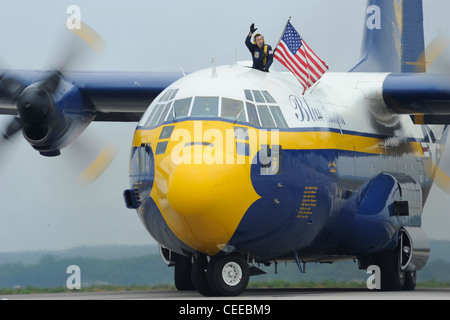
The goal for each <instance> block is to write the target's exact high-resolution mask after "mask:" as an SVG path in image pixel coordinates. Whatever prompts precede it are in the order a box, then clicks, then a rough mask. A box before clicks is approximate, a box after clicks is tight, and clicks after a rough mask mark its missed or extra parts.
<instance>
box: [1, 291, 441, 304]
mask: <svg viewBox="0 0 450 320" xmlns="http://www.w3.org/2000/svg"><path fill="white" fill-rule="evenodd" d="M0 300H183V301H187V300H192V301H195V300H197V301H199V300H201V301H207V300H215V301H218V300H227V301H239V300H250V301H256V300H257V301H262V300H265V301H269V300H271V301H273V300H450V288H445V289H416V290H414V291H399V292H385V291H377V290H368V289H248V290H246V291H245V292H244V293H243V294H242V295H240V296H238V297H212V298H208V297H204V296H202V295H200V294H199V293H198V292H196V291H183V292H180V291H176V290H173V291H113V292H112V291H108V292H69V293H45V294H20V295H0Z"/></svg>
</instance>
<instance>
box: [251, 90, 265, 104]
mask: <svg viewBox="0 0 450 320" xmlns="http://www.w3.org/2000/svg"><path fill="white" fill-rule="evenodd" d="M252 91H253V95H254V96H255V101H256V102H265V101H264V97H263V95H262V94H261V92H260V91H258V90H252Z"/></svg>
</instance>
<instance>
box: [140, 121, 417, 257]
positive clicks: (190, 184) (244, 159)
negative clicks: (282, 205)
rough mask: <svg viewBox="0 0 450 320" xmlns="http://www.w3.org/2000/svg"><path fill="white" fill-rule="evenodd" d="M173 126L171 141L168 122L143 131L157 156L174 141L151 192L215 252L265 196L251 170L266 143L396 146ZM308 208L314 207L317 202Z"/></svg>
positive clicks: (160, 159)
mask: <svg viewBox="0 0 450 320" xmlns="http://www.w3.org/2000/svg"><path fill="white" fill-rule="evenodd" d="M171 125H174V126H175V128H174V130H173V132H172V135H171V138H170V139H159V137H160V134H161V131H162V129H163V126H161V127H158V128H155V129H152V130H137V131H136V132H135V135H134V138H133V146H134V147H139V146H141V144H147V143H150V145H151V148H152V150H153V153H154V154H155V150H156V146H157V144H158V142H160V141H167V142H168V144H167V149H166V151H165V153H164V154H160V155H155V156H154V159H155V181H154V185H153V188H152V191H151V193H150V196H151V197H152V199H153V200H154V201H155V203H156V205H157V206H158V208H159V210H160V212H161V214H162V216H163V218H164V220H165V221H166V223H167V225H168V226H169V228H170V229H171V230H172V232H173V233H174V234H175V235H176V236H177V237H178V238H179V239H180V240H182V241H183V242H184V243H186V244H187V245H189V246H191V247H192V248H195V249H196V250H198V251H200V252H203V253H206V254H209V255H214V254H216V253H217V252H219V251H220V250H221V249H222V248H223V247H224V246H225V245H226V244H227V243H228V242H229V240H230V238H231V237H232V236H233V234H234V232H235V231H236V228H237V227H238V225H239V223H240V221H241V219H242V217H243V216H244V214H245V212H246V211H247V210H248V208H249V207H250V206H251V205H252V203H254V202H255V201H256V200H258V199H259V198H260V196H259V195H258V194H257V193H256V191H255V189H254V187H253V185H252V181H251V177H250V171H251V161H252V159H253V158H254V157H255V156H256V154H257V152H258V151H259V149H260V146H261V145H265V144H267V145H269V146H270V147H272V146H273V145H281V146H282V148H283V149H285V150H286V149H299V150H313V149H336V150H348V151H358V152H365V153H372V154H389V152H390V150H393V149H386V148H385V147H384V144H385V142H386V141H385V140H383V139H378V138H373V137H364V136H356V135H348V134H341V133H334V132H315V131H312V132H293V131H282V132H279V131H278V130H277V131H275V133H273V134H271V133H270V131H266V130H262V129H256V128H252V127H246V126H242V125H234V124H233V123H229V122H221V121H196V120H192V121H182V122H178V123H174V124H171ZM235 127H239V128H243V130H246V132H247V133H248V138H247V139H245V138H242V137H241V138H240V139H238V140H237V139H235V133H234V128H235ZM236 141H238V142H239V143H242V144H245V145H248V147H249V149H250V156H245V155H238V154H237V151H236ZM408 148H409V149H408V152H410V153H412V154H414V155H415V156H421V155H422V148H421V146H420V143H416V142H409V144H408ZM394 152H395V151H394ZM313 200H314V199H313ZM307 208H310V209H312V208H313V203H312V204H311V205H310V206H308V207H307ZM298 214H299V215H300V216H302V217H303V216H306V215H307V214H306V213H305V212H299V213H298Z"/></svg>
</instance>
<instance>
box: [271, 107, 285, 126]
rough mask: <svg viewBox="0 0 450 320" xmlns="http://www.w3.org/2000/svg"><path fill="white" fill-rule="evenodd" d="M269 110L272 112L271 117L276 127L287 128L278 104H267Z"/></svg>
mask: <svg viewBox="0 0 450 320" xmlns="http://www.w3.org/2000/svg"><path fill="white" fill-rule="evenodd" d="M269 109H270V111H271V112H272V116H273V119H274V120H275V123H276V125H277V127H279V128H287V127H288V125H287V123H286V120H284V117H283V114H282V113H281V110H280V107H279V106H269Z"/></svg>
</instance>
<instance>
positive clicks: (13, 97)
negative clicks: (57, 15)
mask: <svg viewBox="0 0 450 320" xmlns="http://www.w3.org/2000/svg"><path fill="white" fill-rule="evenodd" d="M79 25H80V28H75V29H69V30H70V31H72V33H73V34H75V35H76V36H77V37H74V39H71V40H70V42H67V43H66V45H63V46H62V47H63V48H64V49H65V50H66V52H65V54H62V55H59V56H62V57H63V59H62V60H61V61H60V63H59V65H58V67H56V68H54V69H51V70H50V71H49V72H48V75H46V77H45V78H44V79H43V80H42V81H40V82H36V83H33V84H30V85H27V84H25V83H22V82H21V81H20V79H17V78H16V77H15V76H14V74H13V73H11V72H8V71H4V72H3V73H2V74H1V75H0V94H1V95H2V96H3V98H6V99H7V100H9V102H10V103H11V104H12V105H15V108H16V111H17V116H13V117H12V119H11V120H10V121H9V122H8V123H7V124H6V125H5V126H4V127H3V129H2V128H0V146H1V144H2V142H3V144H5V143H6V142H10V141H11V140H12V139H13V138H14V137H15V136H16V134H17V133H18V132H19V131H23V133H24V136H26V137H31V139H33V140H41V139H44V138H45V137H46V136H47V135H48V134H49V131H51V130H52V129H50V127H53V128H55V127H56V128H58V127H59V128H62V126H65V119H64V118H65V117H64V114H63V113H62V112H61V111H60V110H58V109H57V108H55V101H54V94H55V91H56V90H57V88H58V86H59V85H60V83H61V80H62V79H63V78H64V74H65V73H66V72H67V70H68V69H69V66H71V65H73V64H74V63H75V62H76V61H77V60H78V59H80V58H82V57H83V56H84V54H86V53H87V52H86V46H85V45H80V41H79V39H81V40H82V42H83V43H86V44H88V45H89V47H90V48H91V49H93V50H94V51H95V52H96V53H97V54H100V53H101V52H102V50H103V48H104V47H105V43H104V41H103V39H102V38H101V37H100V36H99V35H98V34H97V33H96V32H95V31H94V30H93V29H91V28H90V27H89V26H88V25H86V24H85V23H83V22H81V21H79ZM91 149H92V148H91ZM41 154H43V155H46V156H57V155H59V150H57V151H56V152H54V153H49V154H45V153H42V152H41ZM115 154H116V152H115V148H114V147H112V145H111V144H109V145H108V146H107V147H105V149H104V150H103V151H102V152H101V153H100V156H99V157H98V158H97V159H96V160H94V161H93V163H92V165H91V166H90V167H89V168H87V169H86V170H85V171H84V173H82V174H81V175H80V177H79V179H78V180H79V182H81V183H82V184H83V185H87V184H89V183H91V182H92V181H94V180H95V179H96V178H98V176H100V175H101V173H102V172H104V171H105V170H106V168H107V167H108V166H109V164H110V163H111V162H112V160H113V159H114V156H115ZM91 167H92V168H91Z"/></svg>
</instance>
